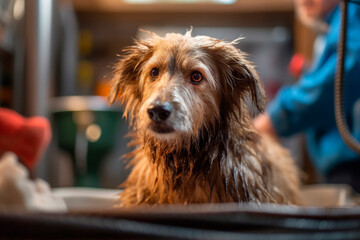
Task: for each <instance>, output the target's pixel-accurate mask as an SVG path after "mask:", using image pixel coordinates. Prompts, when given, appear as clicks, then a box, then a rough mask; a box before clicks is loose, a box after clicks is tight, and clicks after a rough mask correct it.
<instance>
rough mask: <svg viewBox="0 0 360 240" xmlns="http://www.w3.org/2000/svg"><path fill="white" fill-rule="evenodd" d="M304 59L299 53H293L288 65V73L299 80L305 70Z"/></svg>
mask: <svg viewBox="0 0 360 240" xmlns="http://www.w3.org/2000/svg"><path fill="white" fill-rule="evenodd" d="M305 62H306V61H305V57H304V56H303V55H302V54H300V53H295V54H294V55H293V56H292V58H291V60H290V63H289V66H288V71H289V73H290V74H291V75H292V76H294V77H295V78H299V77H300V75H301V74H302V72H303V70H304V68H305Z"/></svg>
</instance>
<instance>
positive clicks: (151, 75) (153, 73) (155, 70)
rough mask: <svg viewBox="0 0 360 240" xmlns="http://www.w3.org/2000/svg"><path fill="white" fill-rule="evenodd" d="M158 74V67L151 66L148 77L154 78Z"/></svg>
mask: <svg viewBox="0 0 360 240" xmlns="http://www.w3.org/2000/svg"><path fill="white" fill-rule="evenodd" d="M158 76H159V69H158V68H153V69H152V70H151V72H150V77H151V78H152V79H155V78H157V77H158Z"/></svg>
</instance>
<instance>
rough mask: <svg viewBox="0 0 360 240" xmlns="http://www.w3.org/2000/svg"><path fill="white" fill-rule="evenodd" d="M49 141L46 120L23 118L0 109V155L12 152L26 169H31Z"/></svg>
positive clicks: (49, 134)
mask: <svg viewBox="0 0 360 240" xmlns="http://www.w3.org/2000/svg"><path fill="white" fill-rule="evenodd" d="M50 139H51V128H50V124H49V121H48V120H47V119H46V118H43V117H31V118H24V117H22V116H21V115H19V114H18V113H16V112H14V111H12V110H10V109H6V108H0V153H3V152H6V151H11V152H14V153H15V154H16V155H17V156H18V157H19V158H20V159H21V160H22V162H23V163H24V164H25V165H26V166H27V167H28V168H33V167H34V166H35V164H36V162H37V161H38V159H39V158H40V157H41V156H42V154H43V153H44V151H45V149H46V147H47V146H48V145H49V142H50Z"/></svg>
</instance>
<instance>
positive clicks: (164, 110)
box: [147, 103, 173, 122]
mask: <svg viewBox="0 0 360 240" xmlns="http://www.w3.org/2000/svg"><path fill="white" fill-rule="evenodd" d="M172 110H173V108H172V106H171V105H170V103H164V104H159V105H153V106H150V107H149V108H148V110H147V113H148V115H149V117H150V119H151V120H153V121H154V122H163V121H165V120H166V119H168V118H169V116H170V114H171V112H172Z"/></svg>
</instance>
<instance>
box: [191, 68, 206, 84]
mask: <svg viewBox="0 0 360 240" xmlns="http://www.w3.org/2000/svg"><path fill="white" fill-rule="evenodd" d="M190 79H191V82H192V83H195V84H199V83H200V82H201V81H202V80H203V79H204V77H203V75H202V74H201V73H199V72H198V71H195V72H192V73H191V78H190Z"/></svg>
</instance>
